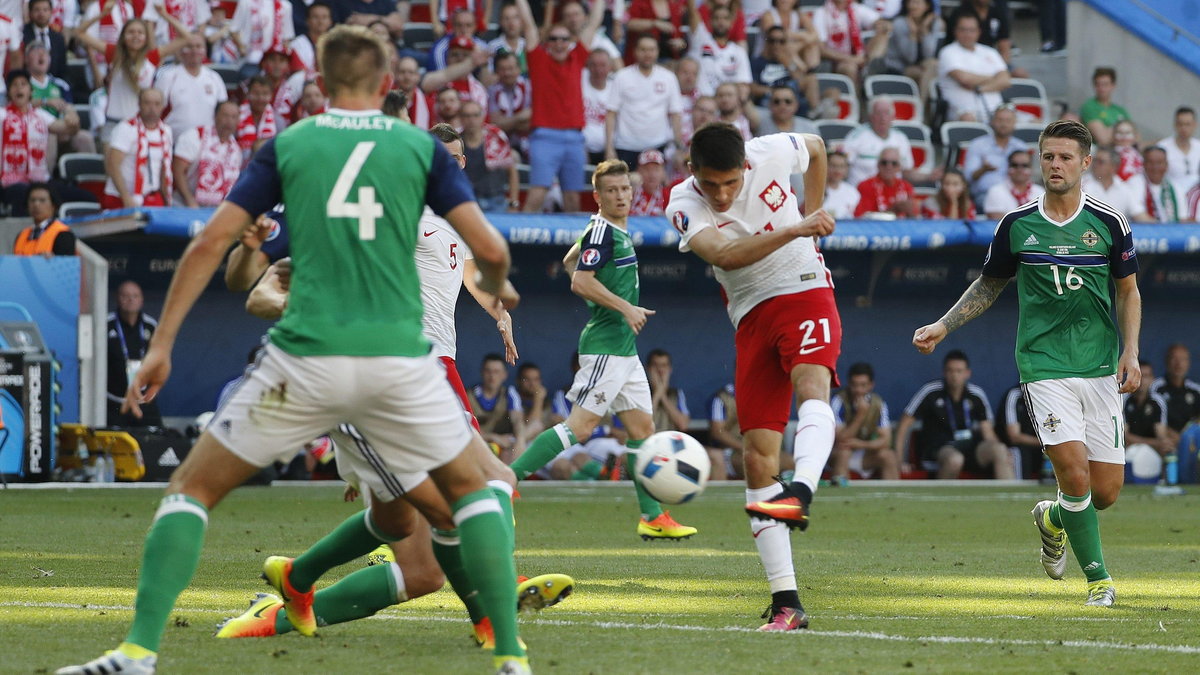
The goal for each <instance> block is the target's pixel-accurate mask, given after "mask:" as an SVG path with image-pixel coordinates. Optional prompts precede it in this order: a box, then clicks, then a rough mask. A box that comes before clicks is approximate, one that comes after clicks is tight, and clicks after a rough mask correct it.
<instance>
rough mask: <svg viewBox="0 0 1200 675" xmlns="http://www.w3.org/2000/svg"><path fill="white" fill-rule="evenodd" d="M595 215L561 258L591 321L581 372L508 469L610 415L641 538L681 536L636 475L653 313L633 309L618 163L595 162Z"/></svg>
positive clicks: (645, 419) (522, 467) (536, 460)
mask: <svg viewBox="0 0 1200 675" xmlns="http://www.w3.org/2000/svg"><path fill="white" fill-rule="evenodd" d="M592 186H593V188H594V189H595V194H596V201H597V202H599V204H600V212H599V213H598V214H596V215H595V216H592V222H590V223H588V227H587V229H586V230H585V231H584V233H583V236H582V237H581V238H580V240H579V241H578V242H576V243H575V245H574V246H572V247H571V250H570V251H569V252H568V253H567V256H566V257H565V258H564V259H563V264H564V266H565V267H566V269H568V270H571V290H572V291H574V292H575V294H576V295H578V296H580V297H581V298H583V299H585V300H587V304H588V309H589V310H590V311H591V318H590V319H589V320H588V322H587V325H586V326H584V327H583V332H582V333H581V334H580V335H579V371H578V372H576V373H575V382H574V383H573V384H572V385H571V390H570V391H569V392H567V399H568V400H569V401H571V403H572V404H573V407H572V409H571V414H570V415H568V416H567V419H566V421H565V422H561V423H559V424H556V425H554V426H553V427H552V428H550V429H547V430H545V431H543V432H542V433H541V434H539V435H538V437H537V438H535V439H533V442H532V443H530V444H529V447H528V448H526V449H525V452H524V453H523V454H522V455H521V456H520V457H518V458H517V459H516V461H514V462H513V464H512V469H513V471H514V472H515V473H516V474H517V480H524V479H525V478H526V477H528V476H529V475H530V474H532V473H533V472H535V471H537V470H538V469H540V468H542V467H543V466H545V465H546V464H547V463H549V462H550V460H552V459H554V457H555V456H556V455H558V453H560V452H562V451H563V450H564V449H566V448H569V447H571V446H573V445H575V444H576V443H578V442H579V439H584V440H586V439H588V438H590V437H591V435H592V431H593V430H594V429H595V428H596V425H597V424H599V423H600V419H601V418H602V417H603V416H604V415H605V414H606V413H608V411H609V410H612V411H614V412H616V414H617V417H618V418H619V419H620V420H621V423H622V424H623V425H625V430H626V431H628V432H629V440H627V441H626V442H625V447H626V448H628V449H629V452H628V453H626V454H625V467H626V469H627V471H628V473H629V476H630V477H631V478H633V485H634V488H635V489H636V490H637V497H638V506H639V507H640V508H641V511H642V518H641V520H640V521H638V527H637V533H638V534H639V535H641V536H642V538H643V539H647V540H650V539H686V538H687V537H690V536H692V535H693V534H696V528H694V527H688V526H687V525H680V524H679V523H677V522H675V520H674V519H673V518H671V514H669V513H667V512H665V511H663V510H662V506H661V505H660V504H659V503H658V502H657V501H655V500H654V498H653V497H651V496H650V495H649V494H648V493H647V492H646V491H645V490H644V489H643V488H642V486H641V484H640V483H638V481H637V478H636V477H635V476H634V470H633V467H634V464H635V463H636V460H635V456H636V455H637V449H638V448H640V447H642V443H644V442H645V440H646V439H647V438H649V437H650V435H651V434H653V433H654V420H653V419H652V418H651V406H650V383H649V381H647V379H646V369H645V368H643V367H642V362H641V361H640V360H638V353H637V342H636V341H637V334H638V333H640V332H641V330H642V327H643V326H645V325H646V320H647V319H649V318H650V316H651V315H653V314H654V311H653V310H649V309H646V308H644V307H639V306H638V300H639V295H640V286H639V282H638V265H637V254H636V253H634V250H633V239H632V238H631V237H630V236H629V231H628V230H627V229H626V224H625V221H626V218H628V217H629V207H630V206H631V205H632V202H633V188H632V186H631V185H630V182H629V167H628V166H626V164H625V162H622V161H620V160H616V159H613V160H608V161H605V162H601V163H600V165H599V166H597V167H596V171H595V173H593V174H592Z"/></svg>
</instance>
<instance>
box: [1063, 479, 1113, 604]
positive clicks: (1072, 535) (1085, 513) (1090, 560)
mask: <svg viewBox="0 0 1200 675" xmlns="http://www.w3.org/2000/svg"><path fill="white" fill-rule="evenodd" d="M1050 522H1051V523H1052V524H1054V525H1058V526H1061V527H1062V528H1063V529H1064V530H1066V531H1067V541H1068V542H1069V543H1070V544H1071V551H1073V552H1074V553H1075V560H1076V562H1078V563H1079V567H1080V568H1081V569H1082V570H1083V574H1084V576H1086V577H1087V580H1088V581H1089V582H1092V581H1100V580H1101V579H1107V578H1109V576H1108V569H1106V568H1105V567H1104V552H1103V551H1102V550H1101V549H1100V520H1099V518H1097V517H1096V507H1094V506H1092V493H1091V491H1089V492H1088V493H1087V494H1085V495H1083V496H1082V497H1072V496H1071V495H1068V494H1065V493H1063V492H1061V491H1060V492H1059V493H1058V502H1057V503H1055V504H1054V506H1052V507H1050Z"/></svg>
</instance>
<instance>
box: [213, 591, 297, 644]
mask: <svg viewBox="0 0 1200 675" xmlns="http://www.w3.org/2000/svg"><path fill="white" fill-rule="evenodd" d="M281 609H283V600H280V599H279V596H278V595H273V594H271V593H256V594H255V595H254V599H253V600H251V601H250V609H247V610H246V611H245V612H243V613H242V614H240V615H239V616H235V617H233V618H230V619H225V620H224V621H222V622H221V624H220V625H218V626H217V637H219V638H247V637H272V636H273V635H275V617H276V616H277V615H278V614H279V610H281Z"/></svg>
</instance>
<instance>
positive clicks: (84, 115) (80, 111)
mask: <svg viewBox="0 0 1200 675" xmlns="http://www.w3.org/2000/svg"><path fill="white" fill-rule="evenodd" d="M71 108H72V109H73V110H74V111H75V114H76V115H79V128H80V129H83V130H84V131H87V130H89V129H91V128H92V109H91V108H89V107H87V106H86V105H73V106H71Z"/></svg>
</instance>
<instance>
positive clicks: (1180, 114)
mask: <svg viewBox="0 0 1200 675" xmlns="http://www.w3.org/2000/svg"><path fill="white" fill-rule="evenodd" d="M1195 136H1196V111H1195V110H1194V109H1192V108H1189V107H1188V106H1181V107H1180V108H1178V109H1177V110H1176V111H1175V135H1174V136H1173V137H1168V138H1164V139H1162V140H1161V141H1159V142H1158V143H1157V145H1158V146H1159V147H1161V148H1162V149H1163V150H1165V151H1166V153H1167V178H1169V179H1171V181H1172V182H1174V183H1175V184H1176V185H1179V186H1182V187H1183V188H1184V189H1185V190H1187V189H1189V188H1191V187H1192V186H1193V185H1195V184H1196V183H1197V182H1198V181H1200V139H1197V138H1196V137H1195Z"/></svg>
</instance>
